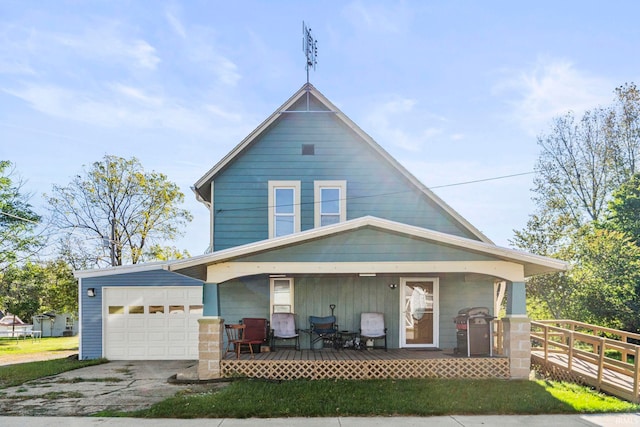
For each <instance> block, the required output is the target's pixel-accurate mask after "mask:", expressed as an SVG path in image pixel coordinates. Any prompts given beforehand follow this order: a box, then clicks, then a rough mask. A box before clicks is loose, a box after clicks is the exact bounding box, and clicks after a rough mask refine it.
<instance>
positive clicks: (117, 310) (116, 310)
mask: <svg viewBox="0 0 640 427" xmlns="http://www.w3.org/2000/svg"><path fill="white" fill-rule="evenodd" d="M109 314H124V306H122V305H110V306H109Z"/></svg>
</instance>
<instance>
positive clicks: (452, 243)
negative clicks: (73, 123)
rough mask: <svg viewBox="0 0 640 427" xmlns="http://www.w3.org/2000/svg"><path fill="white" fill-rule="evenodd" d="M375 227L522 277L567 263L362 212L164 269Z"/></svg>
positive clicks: (196, 271) (190, 267)
mask: <svg viewBox="0 0 640 427" xmlns="http://www.w3.org/2000/svg"><path fill="white" fill-rule="evenodd" d="M367 227H370V228H375V229H378V230H382V231H387V232H391V233H398V234H402V235H405V236H408V237H411V238H415V239H421V240H425V241H430V242H435V243H438V244H442V245H446V246H449V247H453V248H457V249H462V250H465V251H469V252H473V253H477V254H482V255H488V256H491V257H494V258H496V259H499V260H502V261H508V262H513V263H516V264H521V265H523V266H524V275H525V277H529V276H535V275H538V274H544V273H551V272H558V271H566V270H568V268H569V267H568V264H567V263H566V262H564V261H560V260H557V259H554V258H548V257H544V256H539V255H534V254H530V253H527V252H522V251H518V250H514V249H509V248H503V247H500V246H496V245H494V244H492V243H485V242H480V241H477V240H473V239H468V238H465V237H459V236H454V235H451V234H447V233H442V232H438V231H433V230H429V229H425V228H421V227H416V226H412V225H407V224H403V223H399V222H395V221H390V220H386V219H381V218H376V217H372V216H365V217H361V218H356V219H352V220H349V221H345V222H341V223H338V224H334V225H328V226H324V227H319V228H313V229H310V230H306V231H303V232H300V233H295V234H290V235H287V236H283V237H277V238H273V239H267V240H262V241H260V242H255V243H250V244H247V245H242V246H237V247H233V248H229V249H224V250H221V251H218V252H213V253H211V254H206V255H200V256H196V257H193V258H189V259H186V260H177V261H172V262H170V263H169V264H168V265H167V267H166V268H167V269H168V270H170V271H175V272H178V273H181V274H186V275H189V276H192V277H198V278H200V279H203V280H204V279H205V277H206V267H207V265H213V264H218V263H223V262H232V261H234V260H237V259H240V258H243V257H247V256H250V255H254V254H258V253H263V252H266V251H272V250H277V249H280V248H284V247H289V246H292V245H297V244H300V243H304V242H309V241H313V240H318V239H322V238H326V237H330V236H333V235H336V234H341V233H345V232H349V231H354V230H358V229H363V228H367Z"/></svg>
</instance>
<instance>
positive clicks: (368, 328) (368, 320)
mask: <svg viewBox="0 0 640 427" xmlns="http://www.w3.org/2000/svg"><path fill="white" fill-rule="evenodd" d="M360 339H361V340H362V341H364V342H366V341H367V340H373V341H374V344H375V340H379V339H384V351H387V328H385V327H384V315H383V314H382V313H362V314H361V315H360ZM374 348H375V346H374Z"/></svg>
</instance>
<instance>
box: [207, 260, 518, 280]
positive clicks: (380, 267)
mask: <svg viewBox="0 0 640 427" xmlns="http://www.w3.org/2000/svg"><path fill="white" fill-rule="evenodd" d="M358 273H376V274H382V273H387V274H409V273H418V274H428V273H477V274H485V275H488V276H493V277H496V278H500V279H503V280H509V281H512V282H522V281H524V267H523V266H522V265H521V264H517V263H513V262H507V261H408V262H223V263H220V264H213V265H210V266H208V267H207V280H206V281H207V282H210V283H222V282H226V281H227V280H231V279H235V278H237V277H243V276H250V275H254V274H358Z"/></svg>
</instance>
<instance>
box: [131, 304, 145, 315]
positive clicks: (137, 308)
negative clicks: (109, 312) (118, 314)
mask: <svg viewBox="0 0 640 427" xmlns="http://www.w3.org/2000/svg"><path fill="white" fill-rule="evenodd" d="M129 314H144V305H130V306H129Z"/></svg>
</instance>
